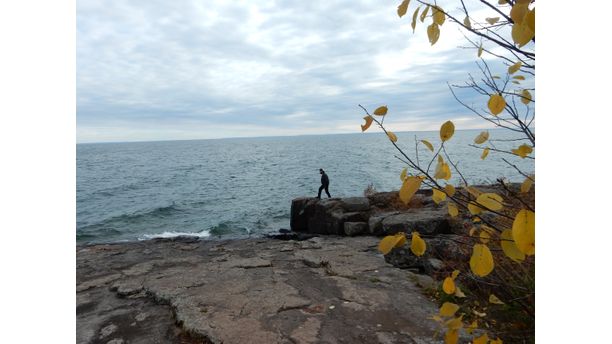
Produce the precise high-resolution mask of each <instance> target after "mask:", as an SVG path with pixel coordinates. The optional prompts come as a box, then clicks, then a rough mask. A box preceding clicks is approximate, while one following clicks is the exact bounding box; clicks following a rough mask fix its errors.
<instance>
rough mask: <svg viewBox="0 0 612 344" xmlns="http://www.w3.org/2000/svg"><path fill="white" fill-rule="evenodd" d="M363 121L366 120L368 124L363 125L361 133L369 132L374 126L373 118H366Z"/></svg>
mask: <svg viewBox="0 0 612 344" xmlns="http://www.w3.org/2000/svg"><path fill="white" fill-rule="evenodd" d="M363 119H365V121H366V123H365V124H362V125H361V132H364V131H366V130H368V128H369V127H370V125H372V120H373V119H372V116H365V117H364V118H363Z"/></svg>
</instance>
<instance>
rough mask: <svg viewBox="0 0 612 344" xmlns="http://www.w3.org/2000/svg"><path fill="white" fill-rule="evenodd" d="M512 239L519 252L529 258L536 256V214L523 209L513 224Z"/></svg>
mask: <svg viewBox="0 0 612 344" xmlns="http://www.w3.org/2000/svg"><path fill="white" fill-rule="evenodd" d="M512 238H513V239H514V242H515V243H516V247H517V248H518V249H519V251H521V252H523V253H524V254H526V255H528V256H532V255H534V254H535V213H534V212H533V211H530V210H527V209H522V210H521V211H519V212H518V214H516V217H515V218H514V222H513V223H512Z"/></svg>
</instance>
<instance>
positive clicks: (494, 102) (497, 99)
mask: <svg viewBox="0 0 612 344" xmlns="http://www.w3.org/2000/svg"><path fill="white" fill-rule="evenodd" d="M487 106H488V107H489V111H491V113H492V114H493V115H494V116H497V115H499V114H500V113H501V112H502V111H504V108H505V107H506V100H505V99H504V97H502V96H501V95H499V94H493V95H491V97H490V98H489V102H488V103H487Z"/></svg>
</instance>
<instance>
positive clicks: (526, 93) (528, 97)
mask: <svg viewBox="0 0 612 344" xmlns="http://www.w3.org/2000/svg"><path fill="white" fill-rule="evenodd" d="M521 96H523V97H522V98H521V102H523V104H525V105H527V104H529V102H530V101H531V93H529V91H527V90H523V92H521Z"/></svg>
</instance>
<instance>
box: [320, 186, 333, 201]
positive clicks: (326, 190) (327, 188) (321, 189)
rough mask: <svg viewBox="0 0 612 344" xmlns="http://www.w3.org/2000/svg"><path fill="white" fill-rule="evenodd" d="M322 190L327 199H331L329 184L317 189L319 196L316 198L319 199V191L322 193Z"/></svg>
mask: <svg viewBox="0 0 612 344" xmlns="http://www.w3.org/2000/svg"><path fill="white" fill-rule="evenodd" d="M323 189H325V193H326V194H327V197H329V198H331V195H330V194H329V184H324V185H321V187H320V188H319V196H317V198H321V191H323Z"/></svg>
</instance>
